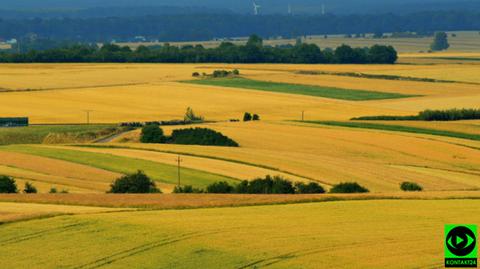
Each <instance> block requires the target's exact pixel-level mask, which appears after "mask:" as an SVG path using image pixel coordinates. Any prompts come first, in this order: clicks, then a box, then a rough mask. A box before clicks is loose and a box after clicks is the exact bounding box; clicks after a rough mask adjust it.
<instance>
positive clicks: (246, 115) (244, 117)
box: [243, 112, 252, 121]
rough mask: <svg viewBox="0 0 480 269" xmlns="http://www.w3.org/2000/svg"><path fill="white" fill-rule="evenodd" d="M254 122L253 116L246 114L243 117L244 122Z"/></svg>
mask: <svg viewBox="0 0 480 269" xmlns="http://www.w3.org/2000/svg"><path fill="white" fill-rule="evenodd" d="M251 120H252V114H250V113H248V112H245V114H244V115H243V121H251Z"/></svg>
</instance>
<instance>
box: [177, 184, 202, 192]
mask: <svg viewBox="0 0 480 269" xmlns="http://www.w3.org/2000/svg"><path fill="white" fill-rule="evenodd" d="M173 193H204V190H202V189H197V188H194V187H192V186H190V185H187V186H175V188H174V189H173Z"/></svg>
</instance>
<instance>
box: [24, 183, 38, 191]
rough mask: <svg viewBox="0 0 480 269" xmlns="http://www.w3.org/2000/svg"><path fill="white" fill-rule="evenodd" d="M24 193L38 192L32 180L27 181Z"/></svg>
mask: <svg viewBox="0 0 480 269" xmlns="http://www.w3.org/2000/svg"><path fill="white" fill-rule="evenodd" d="M23 192H24V193H37V188H35V186H33V184H32V183H30V182H25V188H24V189H23Z"/></svg>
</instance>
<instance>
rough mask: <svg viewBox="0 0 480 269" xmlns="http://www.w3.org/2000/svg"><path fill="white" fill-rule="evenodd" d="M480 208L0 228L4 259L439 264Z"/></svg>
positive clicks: (384, 203)
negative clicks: (449, 236)
mask: <svg viewBox="0 0 480 269" xmlns="http://www.w3.org/2000/svg"><path fill="white" fill-rule="evenodd" d="M479 206H480V202H479V201H478V200H470V201H463V200H436V201H422V200H412V201H406V200H377V201H342V202H328V203H311V204H296V205H276V206H255V207H238V208H213V209H195V210H167V211H145V212H120V213H115V212H112V213H96V214H86V213H84V214H74V215H70V216H59V217H54V218H48V219H40V220H31V221H28V222H19V223H13V224H9V225H8V226H4V227H2V228H1V229H0V237H1V240H0V244H1V245H2V253H3V255H5V257H9V258H8V259H3V260H2V265H3V266H5V267H7V268H28V267H36V266H38V265H41V266H42V268H58V267H69V268H70V267H81V268H97V267H103V268H134V267H137V266H138V265H139V264H141V265H142V266H143V267H148V268H259V267H271V268H319V267H322V268H440V267H442V266H443V262H444V261H443V240H444V239H443V225H444V224H445V223H452V222H462V223H478V222H479V221H480V219H479V215H478V214H477V212H478V207H479ZM48 207H52V206H48ZM19 208H20V206H19ZM21 209H23V207H21ZM393 209H394V210H393ZM67 210H68V209H67ZM45 242H49V243H48V244H45ZM419 254H421V255H419ZM31 257H35V259H32V258H31Z"/></svg>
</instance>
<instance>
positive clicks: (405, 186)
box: [400, 182, 423, 191]
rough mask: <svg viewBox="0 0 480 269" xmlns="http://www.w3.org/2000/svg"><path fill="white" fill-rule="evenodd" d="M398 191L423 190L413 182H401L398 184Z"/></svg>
mask: <svg viewBox="0 0 480 269" xmlns="http://www.w3.org/2000/svg"><path fill="white" fill-rule="evenodd" d="M400 189H401V190H402V191H422V190H423V188H422V186H420V185H419V184H417V183H415V182H403V183H402V184H400Z"/></svg>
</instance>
